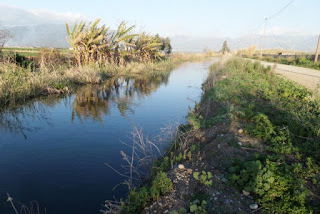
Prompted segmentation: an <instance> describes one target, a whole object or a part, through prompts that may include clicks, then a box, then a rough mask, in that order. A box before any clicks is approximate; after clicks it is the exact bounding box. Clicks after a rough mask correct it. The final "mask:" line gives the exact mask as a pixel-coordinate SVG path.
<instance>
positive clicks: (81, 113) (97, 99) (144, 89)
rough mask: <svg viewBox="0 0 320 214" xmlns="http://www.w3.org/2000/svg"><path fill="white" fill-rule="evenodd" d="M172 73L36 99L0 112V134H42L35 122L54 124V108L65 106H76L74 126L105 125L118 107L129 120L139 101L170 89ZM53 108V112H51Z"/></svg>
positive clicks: (122, 79)
mask: <svg viewBox="0 0 320 214" xmlns="http://www.w3.org/2000/svg"><path fill="white" fill-rule="evenodd" d="M169 75H170V72H165V73H161V74H160V73H159V74H150V75H145V76H132V77H117V78H115V77H114V78H110V79H109V80H108V81H106V82H105V83H103V84H97V85H87V86H84V87H81V88H79V89H78V90H77V92H76V93H75V94H74V95H72V96H67V97H57V96H50V97H47V98H42V99H36V100H32V101H29V102H27V103H25V104H24V105H19V106H18V105H17V106H10V107H8V108H6V109H3V110H2V111H1V112H0V131H1V132H9V133H19V134H22V135H23V136H24V137H25V138H27V133H28V132H32V131H35V130H38V129H39V128H40V127H34V126H32V124H34V123H33V122H34V120H38V121H42V122H44V121H45V122H46V123H47V124H50V117H49V116H50V108H52V107H54V106H56V105H58V104H60V103H64V105H65V106H69V105H70V102H71V103H72V105H70V106H71V107H72V115H71V119H72V122H73V121H74V120H75V118H78V119H79V120H80V121H84V120H87V119H92V120H94V121H98V122H103V120H102V118H103V116H104V115H107V114H109V113H110V109H111V107H112V105H115V106H116V107H117V109H118V110H119V112H120V114H121V115H122V116H123V117H125V116H126V113H127V112H131V113H134V107H135V106H138V105H139V100H141V99H143V98H144V97H145V96H149V95H150V94H151V93H152V92H155V91H156V90H157V89H158V88H159V87H160V86H161V85H162V84H165V85H167V83H168V79H169ZM48 107H50V108H48Z"/></svg>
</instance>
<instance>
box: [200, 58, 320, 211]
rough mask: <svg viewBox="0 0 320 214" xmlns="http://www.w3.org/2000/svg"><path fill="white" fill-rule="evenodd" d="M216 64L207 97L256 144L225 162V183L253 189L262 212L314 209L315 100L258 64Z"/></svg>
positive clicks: (319, 145) (318, 109) (319, 183)
mask: <svg viewBox="0 0 320 214" xmlns="http://www.w3.org/2000/svg"><path fill="white" fill-rule="evenodd" d="M216 69H217V71H216V77H215V78H217V79H220V81H217V82H216V83H215V84H214V85H213V86H212V87H211V88H209V89H208V91H207V92H206V95H207V99H210V100H212V101H213V100H214V101H218V102H220V103H223V104H224V105H225V110H226V111H227V112H228V113H229V119H230V120H231V121H232V122H234V121H236V122H238V123H240V124H241V126H242V127H243V130H244V132H245V134H247V135H248V136H249V137H252V141H256V142H257V143H256V145H253V144H248V146H251V147H252V148H253V149H258V150H257V152H256V154H254V155H252V156H250V157H248V158H247V159H246V160H245V161H244V162H240V161H239V159H234V162H233V163H232V164H231V165H230V166H228V172H229V173H228V179H229V181H230V183H231V184H233V185H234V186H236V187H237V188H238V189H240V190H245V191H246V192H250V193H251V194H253V196H254V197H255V198H256V200H257V201H258V203H259V205H260V206H261V207H262V210H263V211H264V212H269V213H310V212H317V210H318V209H317V208H319V196H318V195H319V189H320V177H319V164H320V152H319V151H320V132H319V130H320V120H319V115H320V101H319V100H317V99H316V98H314V96H313V94H312V93H311V92H310V91H309V90H307V89H305V88H303V87H300V86H297V85H296V84H295V83H293V82H291V81H289V80H285V79H283V78H281V77H278V76H276V75H274V74H273V72H272V70H270V68H264V67H263V66H261V65H260V64H259V63H251V62H247V61H242V60H237V59H235V60H230V61H229V62H227V63H226V64H225V65H224V66H222V68H216ZM206 121H207V123H208V120H205V121H203V122H202V123H204V124H206ZM209 122H210V119H209ZM249 143H250V141H249Z"/></svg>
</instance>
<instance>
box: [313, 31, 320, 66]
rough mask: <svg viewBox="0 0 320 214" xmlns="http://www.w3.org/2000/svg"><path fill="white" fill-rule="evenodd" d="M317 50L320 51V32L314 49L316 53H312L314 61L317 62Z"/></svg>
mask: <svg viewBox="0 0 320 214" xmlns="http://www.w3.org/2000/svg"><path fill="white" fill-rule="evenodd" d="M319 51H320V34H319V39H318V45H317V49H316V54H315V55H314V63H317V62H318V55H319Z"/></svg>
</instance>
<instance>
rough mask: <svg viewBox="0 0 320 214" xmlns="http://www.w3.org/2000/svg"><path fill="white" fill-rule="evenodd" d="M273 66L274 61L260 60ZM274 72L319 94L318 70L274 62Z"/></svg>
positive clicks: (266, 64)
mask: <svg viewBox="0 0 320 214" xmlns="http://www.w3.org/2000/svg"><path fill="white" fill-rule="evenodd" d="M261 63H262V64H263V65H265V66H268V65H269V66H271V67H273V66H274V65H275V64H276V63H272V62H263V61H262V62H261ZM275 72H277V73H279V74H281V75H283V76H285V77H287V78H288V79H290V80H292V81H295V82H297V83H299V84H300V85H303V86H305V87H307V88H309V89H311V90H313V91H316V92H317V93H319V94H320V71H319V70H314V69H310V68H302V67H297V66H292V65H283V64H276V69H275Z"/></svg>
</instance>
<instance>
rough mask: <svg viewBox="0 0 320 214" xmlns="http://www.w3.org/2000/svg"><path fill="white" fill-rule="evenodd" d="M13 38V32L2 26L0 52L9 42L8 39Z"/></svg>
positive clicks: (0, 28) (0, 30)
mask: <svg viewBox="0 0 320 214" xmlns="http://www.w3.org/2000/svg"><path fill="white" fill-rule="evenodd" d="M11 38H12V35H11V33H10V32H9V31H8V30H7V29H5V28H2V27H1V26H0V52H1V49H2V48H3V47H4V45H5V44H6V42H8V40H9V39H11Z"/></svg>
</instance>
